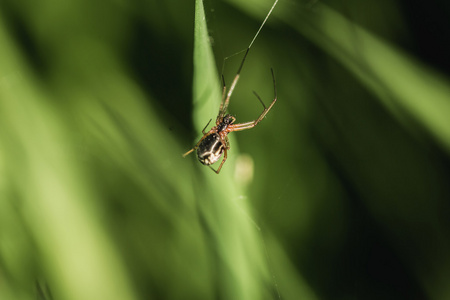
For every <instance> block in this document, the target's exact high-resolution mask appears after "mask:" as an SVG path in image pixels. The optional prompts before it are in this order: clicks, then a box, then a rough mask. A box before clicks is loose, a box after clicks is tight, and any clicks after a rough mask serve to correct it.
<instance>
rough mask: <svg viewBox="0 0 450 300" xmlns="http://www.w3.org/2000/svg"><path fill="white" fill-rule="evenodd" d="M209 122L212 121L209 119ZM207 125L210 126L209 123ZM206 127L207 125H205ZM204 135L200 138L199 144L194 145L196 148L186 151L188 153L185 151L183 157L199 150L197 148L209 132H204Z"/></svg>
mask: <svg viewBox="0 0 450 300" xmlns="http://www.w3.org/2000/svg"><path fill="white" fill-rule="evenodd" d="M209 122H211V121H209ZM209 122H208V124H209ZM206 126H208V125H206ZM205 128H206V127H205ZM204 130H205V129H203V131H204ZM203 134H204V135H203V137H202V138H201V139H200V141H198V143H197V145H195V146H194V148H192V149H191V150H189V151H188V152H186V153H184V154H183V157H186V156H188V155H189V154H191V153H192V152H194V151H195V150H197V148H198V146H200V143H201V142H202V141H203V140H204V139H205V138H206V137H207V136H208V133H204V132H203Z"/></svg>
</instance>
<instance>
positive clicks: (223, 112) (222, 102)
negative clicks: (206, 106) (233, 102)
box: [217, 75, 228, 119]
mask: <svg viewBox="0 0 450 300" xmlns="http://www.w3.org/2000/svg"><path fill="white" fill-rule="evenodd" d="M222 86H223V88H222V101H221V102H220V108H219V114H218V115H217V119H219V118H222V117H223V116H224V115H225V112H226V111H227V108H226V107H225V109H224V102H225V95H226V93H227V86H226V84H225V77H223V75H222ZM227 106H228V105H227Z"/></svg>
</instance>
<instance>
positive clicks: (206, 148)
mask: <svg viewBox="0 0 450 300" xmlns="http://www.w3.org/2000/svg"><path fill="white" fill-rule="evenodd" d="M235 121H236V119H235V118H234V117H233V116H231V115H226V116H225V117H224V118H217V121H216V126H214V127H213V128H211V130H210V131H209V132H207V133H204V132H203V134H204V135H205V136H204V139H203V140H201V142H200V143H199V145H198V148H197V157H198V160H199V161H200V162H201V163H202V164H204V165H206V166H209V165H212V164H213V163H215V162H217V161H218V160H219V159H220V157H221V156H222V153H224V152H225V151H226V150H229V149H230V143H229V141H228V136H227V135H228V131H227V129H228V126H229V125H231V124H233V123H234V122H235ZM208 124H209V123H208ZM206 126H208V125H206ZM203 131H204V130H203Z"/></svg>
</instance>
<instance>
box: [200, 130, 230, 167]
mask: <svg viewBox="0 0 450 300" xmlns="http://www.w3.org/2000/svg"><path fill="white" fill-rule="evenodd" d="M224 149H225V145H224V144H223V142H222V141H221V139H220V135H219V134H218V133H211V134H209V135H208V136H207V137H205V138H204V139H203V141H202V142H201V143H200V145H199V146H198V149H197V156H198V160H199V161H200V162H201V163H202V164H204V165H207V166H209V165H212V164H213V163H215V162H216V161H218V160H219V159H220V157H221V156H222V153H223V151H224Z"/></svg>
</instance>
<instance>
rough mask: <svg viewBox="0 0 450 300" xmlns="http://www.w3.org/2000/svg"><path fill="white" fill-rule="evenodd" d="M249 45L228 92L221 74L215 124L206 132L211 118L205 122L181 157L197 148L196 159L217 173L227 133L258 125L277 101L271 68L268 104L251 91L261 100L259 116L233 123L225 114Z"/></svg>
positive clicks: (225, 157) (225, 153)
mask: <svg viewBox="0 0 450 300" xmlns="http://www.w3.org/2000/svg"><path fill="white" fill-rule="evenodd" d="M250 47H251V44H250V46H249V47H248V48H247V51H246V52H245V55H244V58H243V59H242V62H241V65H240V66H239V69H238V71H237V73H236V76H235V77H234V79H233V82H232V84H231V87H230V89H229V90H228V93H227V88H226V85H225V80H224V78H223V76H222V83H223V93H222V102H221V104H220V108H219V113H218V115H217V118H216V126H214V127H212V128H211V129H210V130H209V131H208V132H205V129H206V127H208V125H209V123H211V120H209V122H208V124H206V126H205V128H203V130H202V133H203V137H202V138H201V139H200V141H199V142H198V143H197V145H195V146H194V148H192V149H191V150H189V151H188V152H186V153H185V154H183V157H186V156H187V155H189V154H190V153H192V152H193V151H195V150H197V156H198V160H199V161H200V162H201V163H202V164H204V165H207V166H209V167H210V168H211V170H213V171H214V172H216V173H217V174H219V172H220V170H221V169H222V166H223V164H224V163H225V161H226V160H227V151H228V150H230V142H229V140H228V134H229V133H231V132H233V131H241V130H246V129H251V128H253V127H255V126H256V125H258V124H259V122H261V121H262V119H264V117H265V116H266V115H267V113H268V112H269V111H270V109H271V108H272V107H273V105H274V104H275V102H276V101H277V88H276V83H275V76H274V75H273V70H272V69H271V73H272V80H273V88H274V94H275V95H274V99H273V101H272V103H271V104H270V106H269V107H266V105H265V104H264V102H263V101H262V100H261V98H260V97H259V96H258V94H257V93H256V92H253V93H254V94H255V96H256V98H258V100H259V102H261V104H262V105H263V107H264V110H263V112H262V113H261V114H260V115H259V117H258V118H257V119H256V120H254V121H251V122H246V123H237V124H234V122H236V118H235V117H233V116H232V115H230V114H226V111H227V108H228V104H229V102H230V98H231V95H232V94H233V91H234V88H235V87H236V84H237V82H238V80H239V76H240V73H241V69H242V66H243V65H244V62H245V58H246V57H247V54H248V51H249V50H250ZM222 153H223V154H224V155H223V160H222V162H221V163H220V165H219V168H217V170H214V168H213V167H212V166H211V165H212V164H214V163H215V162H217V161H218V160H219V159H220V157H221V156H222Z"/></svg>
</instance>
